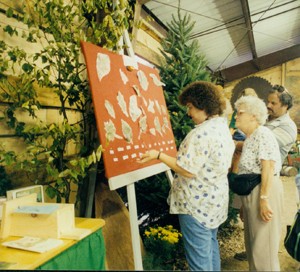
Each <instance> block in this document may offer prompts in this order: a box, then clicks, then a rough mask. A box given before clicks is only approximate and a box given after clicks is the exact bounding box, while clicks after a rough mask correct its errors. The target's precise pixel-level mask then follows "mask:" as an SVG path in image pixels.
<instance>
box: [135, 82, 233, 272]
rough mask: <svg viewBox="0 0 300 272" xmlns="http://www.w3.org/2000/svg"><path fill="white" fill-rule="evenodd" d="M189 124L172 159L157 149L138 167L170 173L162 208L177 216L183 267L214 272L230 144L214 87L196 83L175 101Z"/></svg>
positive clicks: (219, 93)
mask: <svg viewBox="0 0 300 272" xmlns="http://www.w3.org/2000/svg"><path fill="white" fill-rule="evenodd" d="M179 102H180V104H181V105H183V106H186V107H187V114H188V116H190V118H192V120H193V121H194V123H195V128H194V129H192V130H191V131H190V132H189V133H188V135H187V136H186V137H185V139H184V140H183V141H182V143H181V145H180V147H179V150H178V153H177V156H176V157H171V156H169V155H167V154H165V153H162V152H160V151H158V150H150V151H148V152H146V153H145V154H143V155H142V156H141V158H140V159H139V162H141V163H146V162H148V161H150V160H160V161H161V162H163V163H165V164H166V165H167V166H168V167H170V168H171V169H172V170H173V171H174V172H175V176H174V181H173V184H172V186H171V190H170V194H169V198H168V203H169V205H170V213H172V214H178V216H179V223H180V229H181V232H182V234H183V242H184V247H185V253H186V258H187V262H188V265H189V268H190V269H191V270H197V271H220V270H221V269H220V253H219V244H218V240H217V231H218V227H219V226H220V225H221V224H222V223H223V222H224V221H225V220H226V219H227V213H228V202H229V192H228V180H227V173H228V169H229V167H230V164H231V159H232V154H233V151H234V143H233V140H232V137H231V134H230V131H229V128H228V124H227V119H226V118H224V117H221V115H222V114H223V111H224V108H225V105H226V103H225V99H224V97H223V93H222V91H221V90H220V88H219V87H218V86H217V85H215V84H212V83H210V82H204V81H197V82H194V83H192V84H190V85H188V86H187V87H185V88H184V89H183V91H182V93H181V94H180V96H179Z"/></svg>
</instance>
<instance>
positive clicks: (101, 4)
mask: <svg viewBox="0 0 300 272" xmlns="http://www.w3.org/2000/svg"><path fill="white" fill-rule="evenodd" d="M22 2H23V3H24V6H22V8H21V9H20V10H19V11H17V10H14V9H12V8H8V9H7V10H6V14H5V16H6V17H7V18H8V20H5V21H6V22H12V23H4V22H1V26H0V27H1V28H2V30H3V31H4V33H5V34H4V35H8V36H10V37H11V38H10V39H9V40H14V41H15V43H14V45H11V43H10V44H8V43H7V42H5V40H1V41H0V61H1V66H0V101H1V102H2V106H3V107H1V120H0V121H1V123H2V124H1V126H6V127H7V128H8V129H9V130H10V131H14V136H16V137H19V139H20V141H23V142H24V144H25V146H26V149H25V150H24V152H22V153H18V154H17V153H15V152H14V151H12V150H7V148H6V147H5V140H3V141H2V143H4V144H2V145H1V150H0V164H1V165H2V166H5V167H9V168H10V169H12V172H15V171H18V172H23V173H24V176H26V178H28V179H29V180H30V181H31V182H32V183H33V184H42V185H46V186H47V189H46V192H47V194H48V195H49V196H50V197H51V198H56V200H57V201H58V202H61V201H62V200H64V201H65V202H69V200H70V193H71V185H72V184H73V183H74V184H76V185H78V186H79V187H78V188H79V189H78V194H77V196H79V195H81V193H80V191H81V190H82V188H84V186H86V184H87V174H88V172H89V169H90V167H91V166H92V165H93V164H95V163H96V162H97V161H99V160H100V157H101V151H102V150H101V146H99V147H97V145H96V144H95V143H96V137H95V135H96V129H95V122H94V119H93V116H94V115H93V111H92V105H91V98H90V91H89V86H88V82H87V76H86V66H85V63H84V61H83V57H82V53H81V48H80V40H84V41H88V42H92V43H94V44H97V45H100V46H102V47H105V48H108V49H110V50H112V51H116V50H118V49H119V48H118V46H117V44H118V41H119V39H120V37H121V35H122V33H123V31H124V29H128V28H129V27H130V23H129V22H130V20H131V18H132V10H131V7H130V5H129V3H128V1H127V0H121V1H118V5H117V6H115V5H114V3H113V2H114V1H113V0H104V1H103V0H98V1H93V0H85V1H78V0H68V1H63V0H45V1H40V0H31V1H22ZM20 23H21V25H23V26H24V27H15V26H14V25H20ZM20 40H22V41H23V42H22V44H24V43H26V42H27V43H28V48H27V49H32V48H34V49H35V50H36V51H35V53H29V51H30V52H32V50H26V49H25V48H22V47H21V46H19V43H18V41H20ZM39 91H42V92H44V91H48V92H50V93H51V96H52V98H53V100H56V101H58V103H59V105H58V106H57V107H56V108H55V109H57V110H58V111H59V115H60V121H59V122H55V123H49V122H48V123H47V122H45V121H43V120H39V118H38V114H37V113H38V112H39V111H40V110H41V109H45V108H47V107H48V108H49V107H50V108H51V105H50V106H49V105H47V106H45V105H42V103H41V102H40V100H39V95H38V92H39ZM3 102H5V103H4V104H3ZM50 104H51V103H50ZM70 110H72V111H75V112H77V113H78V114H79V116H80V118H79V120H78V121H76V122H74V121H71V120H70V118H69V115H68V114H69V112H70ZM20 115H21V116H22V115H23V116H24V115H27V116H30V117H31V118H32V120H33V122H28V123H26V122H23V121H22V120H20V119H19V116H20ZM71 143H72V144H73V145H75V146H76V147H78V150H77V152H76V154H74V155H75V156H69V155H68V153H67V148H68V145H70V144H71ZM77 200H79V199H77Z"/></svg>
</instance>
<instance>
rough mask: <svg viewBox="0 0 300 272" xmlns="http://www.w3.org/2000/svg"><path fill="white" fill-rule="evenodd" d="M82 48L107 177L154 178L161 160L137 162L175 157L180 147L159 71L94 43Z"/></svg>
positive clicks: (83, 43) (86, 44)
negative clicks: (149, 154)
mask: <svg viewBox="0 0 300 272" xmlns="http://www.w3.org/2000/svg"><path fill="white" fill-rule="evenodd" d="M81 48H82V50H83V54H84V57H85V61H86V65H87V71H88V78H89V83H90V87H91V92H92V99H93V105H94V112H95V116H96V122H97V129H98V134H99V138H100V142H101V144H102V147H103V148H104V152H103V159H104V167H105V173H106V177H107V178H108V179H109V178H111V177H115V176H120V175H121V176H122V177H123V176H124V174H126V173H130V172H132V171H136V170H139V169H142V168H146V169H147V171H148V172H149V171H150V172H151V167H150V168H149V166H151V165H156V164H159V163H160V162H159V161H158V160H153V161H152V162H151V163H148V164H139V163H137V158H138V157H139V156H140V155H141V154H142V153H145V152H146V151H147V150H150V149H156V150H160V151H162V152H164V153H166V154H169V155H172V156H175V155H176V145H175V140H174V135H173V131H172V127H171V123H170V119H169V114H168V110H167V107H166V102H165V98H164V95H163V89H162V85H163V83H162V82H161V81H160V78H159V74H158V71H157V70H156V69H154V68H150V67H148V66H145V65H142V64H140V63H138V64H137V63H136V62H134V60H133V59H132V58H130V57H128V56H125V55H124V56H123V55H119V54H116V53H113V52H111V51H109V50H106V49H104V48H101V47H99V46H96V45H94V44H91V43H87V42H81ZM153 174H155V173H153ZM150 175H151V173H150ZM145 176H149V173H147V174H146V175H145ZM125 177H126V175H125Z"/></svg>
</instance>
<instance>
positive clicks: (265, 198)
mask: <svg viewBox="0 0 300 272" xmlns="http://www.w3.org/2000/svg"><path fill="white" fill-rule="evenodd" d="M261 166H262V171H261V188H260V199H259V201H260V215H261V218H262V220H264V221H265V222H269V221H271V219H272V216H273V210H272V208H271V206H270V205H269V197H270V191H271V190H270V188H271V187H272V182H273V179H274V168H275V162H274V161H271V160H261Z"/></svg>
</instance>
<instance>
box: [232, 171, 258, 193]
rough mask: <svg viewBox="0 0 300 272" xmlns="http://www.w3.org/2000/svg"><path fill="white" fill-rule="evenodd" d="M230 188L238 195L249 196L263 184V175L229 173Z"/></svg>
mask: <svg viewBox="0 0 300 272" xmlns="http://www.w3.org/2000/svg"><path fill="white" fill-rule="evenodd" d="M228 182H229V188H230V190H231V191H232V192H234V193H235V194H237V195H241V196H245V195H249V194H250V193H251V192H252V190H253V189H254V188H255V187H256V186H257V185H258V184H259V183H260V182H261V174H255V173H251V174H241V175H237V174H235V173H228Z"/></svg>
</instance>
